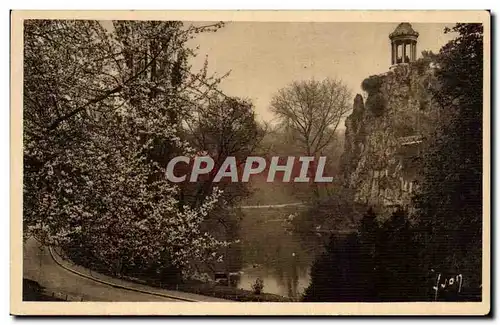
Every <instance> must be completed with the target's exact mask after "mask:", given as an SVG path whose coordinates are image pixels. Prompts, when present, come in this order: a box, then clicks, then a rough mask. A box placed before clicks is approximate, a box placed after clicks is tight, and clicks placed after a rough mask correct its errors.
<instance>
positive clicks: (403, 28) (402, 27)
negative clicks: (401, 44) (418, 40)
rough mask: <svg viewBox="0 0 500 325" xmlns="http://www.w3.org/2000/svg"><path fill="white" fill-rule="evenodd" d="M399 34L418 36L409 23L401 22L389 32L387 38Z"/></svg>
mask: <svg viewBox="0 0 500 325" xmlns="http://www.w3.org/2000/svg"><path fill="white" fill-rule="evenodd" d="M400 36H413V37H418V32H417V31H415V30H414V29H413V28H412V27H411V24H410V23H401V24H399V25H398V27H396V29H395V30H394V31H393V32H392V33H391V34H389V38H391V39H392V38H395V37H400Z"/></svg>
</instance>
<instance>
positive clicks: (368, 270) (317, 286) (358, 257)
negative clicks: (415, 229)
mask: <svg viewBox="0 0 500 325" xmlns="http://www.w3.org/2000/svg"><path fill="white" fill-rule="evenodd" d="M416 252H417V248H416V243H415V241H414V239H413V233H412V230H411V226H410V224H409V222H408V219H407V215H406V213H405V212H404V211H402V210H399V211H396V212H395V213H394V214H393V215H392V216H391V218H390V219H389V220H386V221H385V222H382V223H380V222H379V221H378V220H377V216H376V215H375V213H374V212H373V210H371V209H370V210H368V212H367V213H366V214H365V216H364V217H363V219H362V220H361V222H360V225H359V229H358V232H357V233H351V234H348V235H344V236H343V237H342V236H333V237H332V238H331V240H330V242H329V244H328V245H327V247H326V251H325V252H324V253H323V254H322V255H321V256H320V257H319V258H318V259H317V260H316V262H315V263H314V264H313V267H312V270H311V284H310V286H309V287H308V288H307V289H306V292H305V294H304V301H337V302H383V301H414V300H428V299H430V298H432V295H431V294H430V291H429V292H428V290H427V289H431V287H430V286H429V287H426V285H427V282H425V281H424V280H425V279H426V278H425V276H426V275H427V274H424V276H421V273H420V272H421V269H420V268H419V265H418V263H416ZM426 290H427V291H426ZM426 294H427V295H426Z"/></svg>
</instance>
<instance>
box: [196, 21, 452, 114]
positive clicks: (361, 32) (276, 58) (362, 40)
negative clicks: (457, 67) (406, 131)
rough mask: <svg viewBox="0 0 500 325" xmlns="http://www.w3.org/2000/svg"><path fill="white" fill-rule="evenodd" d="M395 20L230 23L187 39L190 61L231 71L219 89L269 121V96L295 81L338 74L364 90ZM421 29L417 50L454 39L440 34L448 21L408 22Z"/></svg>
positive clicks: (384, 65)
mask: <svg viewBox="0 0 500 325" xmlns="http://www.w3.org/2000/svg"><path fill="white" fill-rule="evenodd" d="M397 25H398V24H395V23H360V22H356V23H335V22H333V23H332V22H327V23H323V22H320V23H314V22H311V23H309V22H297V23H293V22H228V23H226V25H225V26H224V27H223V28H222V29H220V30H219V31H217V32H216V33H204V34H199V36H198V37H197V38H195V39H193V40H191V41H190V43H189V46H193V47H194V46H199V50H198V54H199V55H198V56H197V57H196V58H194V59H193V60H192V61H191V64H192V66H193V69H199V68H201V67H202V66H203V62H204V60H205V56H207V58H208V69H209V72H211V73H216V74H217V75H223V74H224V73H226V72H228V71H230V70H231V73H230V75H229V76H228V77H227V78H226V79H225V80H224V81H223V82H222V83H221V85H220V89H221V90H222V91H223V92H224V93H225V94H227V95H229V96H238V97H244V98H249V99H251V100H252V101H253V103H254V105H255V110H256V113H257V116H258V119H259V120H264V121H272V120H273V118H274V117H273V115H272V113H271V112H270V110H269V104H270V102H271V98H272V96H273V95H274V94H275V93H276V92H277V91H278V90H279V89H280V88H283V87H285V86H287V84H289V83H291V82H293V81H299V80H308V79H316V80H321V79H324V78H327V77H329V78H340V79H342V80H343V81H344V83H345V84H346V85H347V86H348V88H350V89H351V91H352V95H353V96H352V97H353V98H354V96H355V95H356V93H362V90H361V82H362V81H363V80H364V79H365V78H366V77H368V76H370V75H374V74H379V73H384V72H386V71H388V70H389V67H390V63H391V62H390V60H391V56H390V54H391V52H390V40H389V34H390V33H391V32H392V31H393V30H394V29H395V28H396V26H397ZM412 26H413V29H415V30H416V31H417V32H419V33H420V35H419V37H418V42H417V54H418V56H421V54H420V53H421V52H422V51H423V50H432V51H434V52H438V51H439V49H440V48H441V46H443V45H444V44H446V43H447V42H448V41H449V40H450V39H452V38H454V35H453V34H444V28H445V27H446V26H448V27H452V25H450V24H431V23H421V24H419V23H412Z"/></svg>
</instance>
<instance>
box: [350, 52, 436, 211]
mask: <svg viewBox="0 0 500 325" xmlns="http://www.w3.org/2000/svg"><path fill="white" fill-rule="evenodd" d="M434 82H435V78H434V71H433V69H432V68H431V67H430V66H429V62H421V61H417V62H414V63H412V64H399V65H397V66H395V67H393V69H391V71H389V72H387V73H384V74H381V75H375V76H371V77H369V78H367V79H365V80H364V81H363V83H362V88H363V90H364V91H365V92H366V93H367V97H366V101H364V100H363V97H362V96H361V95H359V94H358V95H356V97H355V99H354V105H353V112H352V114H351V115H350V116H349V117H348V118H347V119H346V122H345V123H346V131H345V149H344V154H343V156H342V173H343V177H344V183H345V185H346V186H347V187H349V188H351V189H353V190H354V191H355V200H356V201H357V202H360V203H364V204H368V205H372V206H376V207H380V208H382V210H383V211H389V210H392V209H393V208H395V207H397V206H406V207H410V208H411V196H412V193H414V192H415V191H417V190H418V187H419V180H420V178H421V159H422V153H423V150H425V143H426V141H425V139H426V138H427V136H428V135H429V134H430V132H432V130H433V128H434V127H435V126H436V125H438V124H437V122H438V120H439V110H438V109H437V105H436V104H437V103H435V102H433V100H432V96H431V93H430V91H429V89H430V87H431V85H433V83H434Z"/></svg>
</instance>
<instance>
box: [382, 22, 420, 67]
mask: <svg viewBox="0 0 500 325" xmlns="http://www.w3.org/2000/svg"><path fill="white" fill-rule="evenodd" d="M417 38H418V32H416V31H415V30H414V29H413V28H412V27H411V24H410V23H401V24H399V25H398V27H396V29H395V30H394V31H393V32H392V33H391V34H390V35H389V39H390V40H391V53H392V58H391V63H392V65H395V64H400V63H410V62H414V61H415V60H416V59H417Z"/></svg>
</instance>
